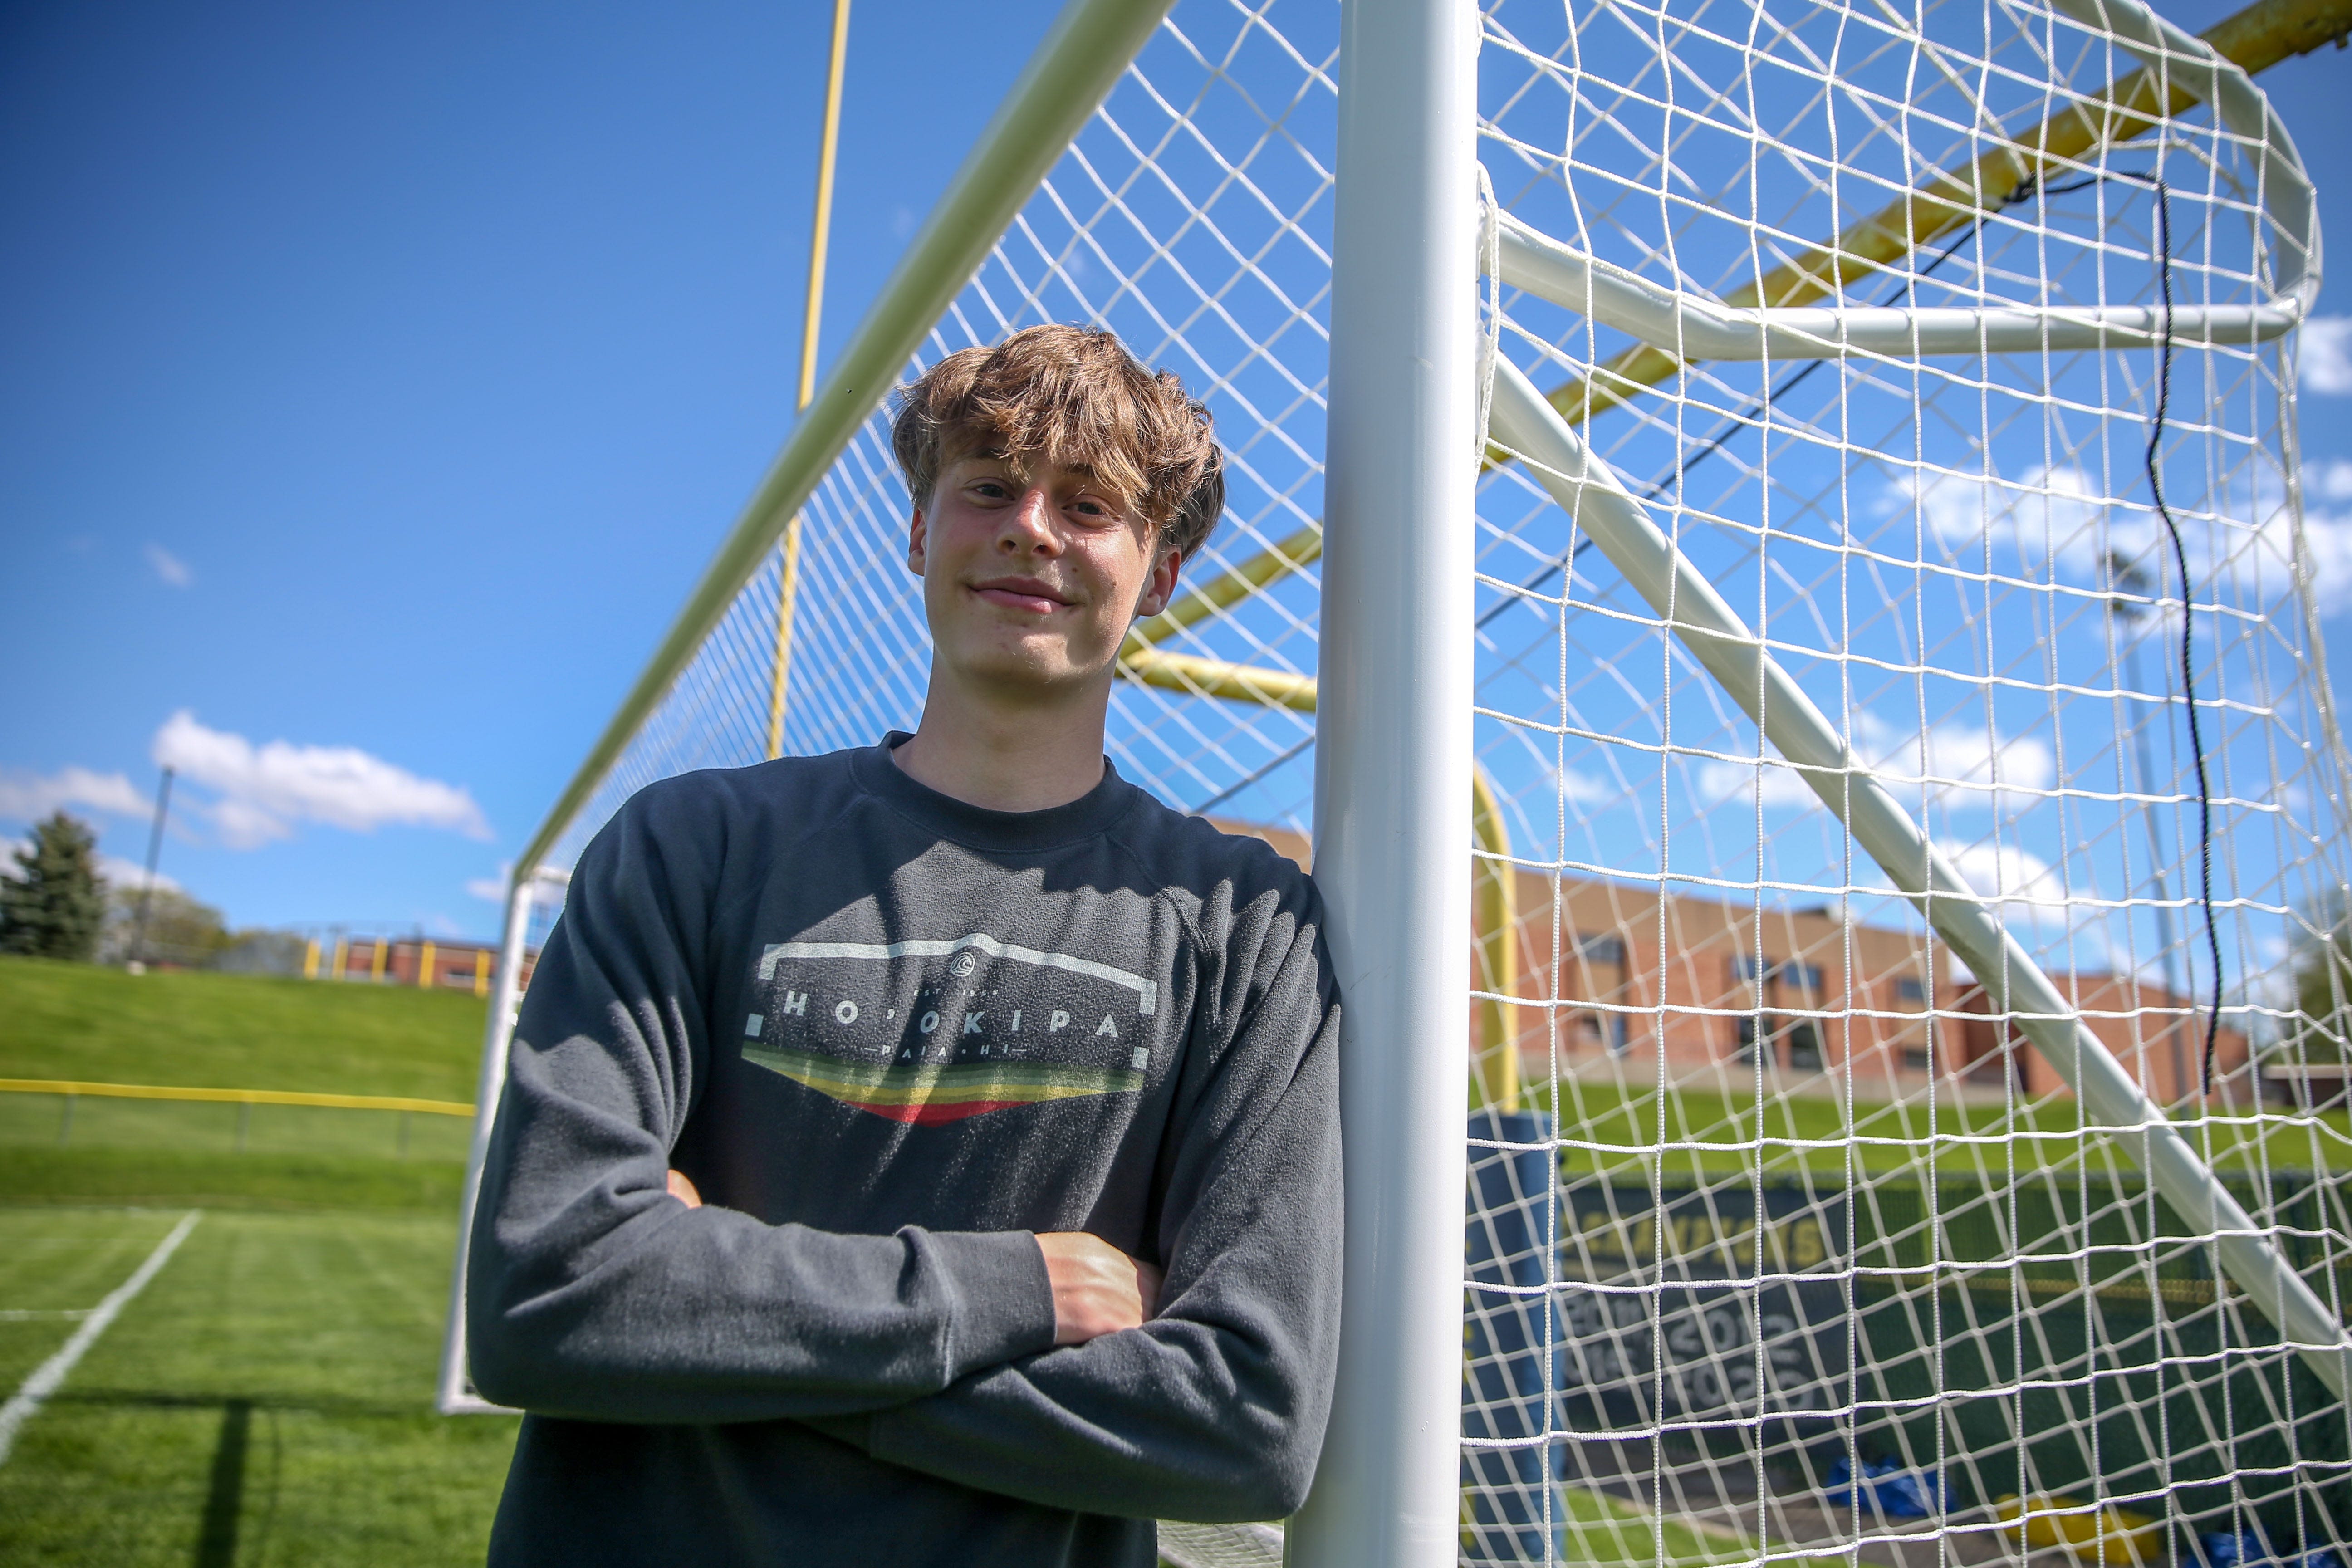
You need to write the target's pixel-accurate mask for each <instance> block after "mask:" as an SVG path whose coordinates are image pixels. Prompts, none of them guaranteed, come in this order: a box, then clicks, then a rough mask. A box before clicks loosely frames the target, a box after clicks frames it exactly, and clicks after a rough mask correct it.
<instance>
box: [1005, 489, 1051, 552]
mask: <svg viewBox="0 0 2352 1568" xmlns="http://www.w3.org/2000/svg"><path fill="white" fill-rule="evenodd" d="M1001 542H1003V544H1004V545H1005V546H1006V547H1007V548H1008V549H1017V550H1051V549H1053V548H1054V547H1055V545H1056V544H1058V543H1060V542H1061V541H1060V538H1059V536H1058V535H1056V534H1055V531H1054V500H1053V498H1052V497H1051V496H1049V495H1047V494H1046V493H1045V491H1044V490H1043V489H1038V488H1035V487H1032V488H1031V489H1027V490H1024V491H1023V492H1022V495H1021V500H1019V502H1018V503H1016V504H1015V505H1014V506H1013V511H1012V515H1011V516H1010V517H1009V518H1008V519H1007V520H1006V522H1005V529H1004V533H1003V539H1002V541H1001Z"/></svg>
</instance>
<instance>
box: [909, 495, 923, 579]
mask: <svg viewBox="0 0 2352 1568" xmlns="http://www.w3.org/2000/svg"><path fill="white" fill-rule="evenodd" d="M923 542H924V522H923V510H922V508H920V507H917V508H916V509H915V518H914V521H912V522H909V523H908V525H907V570H908V571H909V572H912V573H913V574H915V575H916V576H918V577H919V576H921V575H922V574H923V571H924V566H923V562H924V553H923Z"/></svg>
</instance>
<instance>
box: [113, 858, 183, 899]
mask: <svg viewBox="0 0 2352 1568" xmlns="http://www.w3.org/2000/svg"><path fill="white" fill-rule="evenodd" d="M98 874H99V875H100V876H101V877H103V878H105V879H106V881H107V885H108V886H109V887H113V888H130V889H140V888H143V887H145V886H146V885H147V868H146V866H145V865H143V864H142V863H141V862H140V861H137V860H126V859H124V858H122V857H121V856H120V855H109V854H106V853H104V852H103V851H101V852H100V855H99V857H98ZM155 888H156V890H157V891H158V892H164V893H178V892H184V891H185V890H186V889H184V888H182V887H181V886H180V884H179V883H177V882H175V881H173V879H171V878H170V877H169V876H167V875H165V874H164V873H163V872H162V871H158V872H156V873H155Z"/></svg>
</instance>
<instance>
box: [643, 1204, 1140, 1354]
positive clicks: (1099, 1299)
mask: <svg viewBox="0 0 2352 1568" xmlns="http://www.w3.org/2000/svg"><path fill="white" fill-rule="evenodd" d="M669 1195H670V1196H672V1197H674V1198H676V1199H677V1201H678V1202H680V1203H682V1204H684V1205H686V1206H687V1207H688V1208H690V1209H698V1208H700V1207H701V1206H702V1194H700V1193H698V1192H697V1191H696V1190H695V1186H694V1183H693V1182H692V1181H691V1180H689V1179H688V1176H687V1174H686V1173H685V1172H683V1171H676V1170H674V1171H672V1172H670V1173H669ZM1037 1250H1038V1251H1039V1252H1040V1253H1042V1254H1043V1255H1044V1256H1045V1278H1046V1279H1048V1280H1049V1281H1051V1282H1052V1284H1053V1288H1054V1342H1055V1344H1057V1345H1082V1344H1085V1343H1086V1342H1087V1341H1088V1340H1091V1339H1096V1338H1098V1337H1099V1336H1101V1335H1104V1334H1115V1333H1117V1332H1118V1331H1120V1330H1121V1329H1139V1328H1141V1327H1142V1326H1143V1324H1144V1321H1145V1320H1146V1319H1148V1318H1150V1316H1151V1311H1152V1309H1153V1308H1154V1307H1155V1306H1157V1305H1158V1304H1159V1300H1160V1270H1159V1269H1157V1268H1153V1267H1151V1265H1150V1264H1149V1263H1145V1262H1143V1261H1141V1260H1140V1259H1138V1258H1129V1256H1128V1255H1127V1254H1126V1253H1124V1252H1121V1251H1120V1250H1119V1249H1118V1247H1113V1246H1112V1245H1111V1244H1110V1243H1109V1242H1108V1241H1105V1240H1103V1239H1102V1238H1101V1237H1097V1236H1088V1235H1087V1233H1086V1232H1085V1231H1082V1230H1055V1231H1047V1232H1046V1233H1045V1234H1044V1235H1042V1236H1040V1237H1037Z"/></svg>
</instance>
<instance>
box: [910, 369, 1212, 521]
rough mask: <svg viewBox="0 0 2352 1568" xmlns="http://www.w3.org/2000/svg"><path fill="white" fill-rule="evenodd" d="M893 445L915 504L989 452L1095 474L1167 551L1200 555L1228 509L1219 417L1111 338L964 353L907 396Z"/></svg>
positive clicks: (921, 378) (927, 501)
mask: <svg viewBox="0 0 2352 1568" xmlns="http://www.w3.org/2000/svg"><path fill="white" fill-rule="evenodd" d="M897 403H898V409H897V412H896V414H895V415H894V416H893V418H892V421H891V426H890V446H891V449H892V451H893V452H894V453H895V454H896V455H897V457H898V468H899V470H900V471H901V472H902V473H904V474H905V475H906V478H907V490H908V494H910V495H912V496H913V497H914V498H915V504H916V505H917V506H919V507H926V506H929V504H930V497H931V490H932V488H933V487H934V486H935V485H937V484H938V483H939V478H940V469H941V468H944V467H946V466H947V465H948V464H949V463H950V462H953V461H955V460H956V459H957V458H964V457H970V456H971V455H972V454H974V453H980V452H986V453H990V454H993V455H996V456H1000V457H1003V458H1006V459H1007V460H1009V461H1011V462H1013V464H1015V465H1016V466H1018V465H1022V464H1025V463H1030V462H1040V461H1042V462H1046V463H1053V464H1056V465H1058V466H1060V467H1063V468H1086V469H1087V470H1089V471H1091V472H1092V473H1093V475H1094V477H1095V479H1096V480H1097V482H1098V483H1100V484H1102V485H1103V486H1105V487H1106V488H1107V489H1109V490H1111V491H1112V493H1113V494H1114V495H1116V496H1117V497H1118V500H1119V503H1120V504H1121V505H1122V506H1123V507H1127V508H1130V509H1132V510H1134V511H1136V512H1137V513H1139V514H1140V515H1141V516H1142V517H1143V518H1144V520H1145V521H1148V522H1150V524H1151V526H1152V528H1153V529H1154V531H1156V534H1157V536H1158V540H1159V542H1160V543H1161V544H1164V545H1169V546H1172V547H1173V548H1174V549H1175V550H1176V552H1178V553H1179V554H1181V555H1190V554H1192V552H1194V551H1195V550H1198V549H1199V548H1200V547H1201V545H1202V543H1203V542H1206V541H1207V539H1208V537H1209V532H1210V531H1211V530H1212V529H1213V528H1215V527H1216V526H1217V517H1218V514H1219V513H1220V512H1222V511H1223V510H1224V504H1225V455H1224V453H1223V450H1222V449H1221V448H1220V447H1218V446H1217V437H1216V431H1215V427H1214V425H1213V422H1212V421H1211V419H1210V417H1209V411H1208V410H1207V409H1206V408H1203V407H1202V406H1201V405H1200V404H1198V403H1196V402H1194V401H1193V400H1192V398H1190V397H1188V396H1186V395H1184V384H1183V383H1182V382H1181V381H1179V380H1177V378H1176V376H1175V375H1174V374H1172V373H1171V372H1169V371H1164V370H1162V371H1149V370H1146V369H1144V368H1143V366H1142V365H1140V364H1139V363H1136V359H1135V356H1134V355H1133V354H1130V353H1128V352H1127V347H1126V345H1125V344H1123V343H1121V342H1119V341H1118V337H1117V336H1116V335H1115V334H1113V333H1110V332H1107V331H1094V330H1091V329H1088V328H1086V327H1070V326H1058V325H1055V326H1042V327H1024V329H1022V330H1021V331H1017V332H1015V333H1013V335H1012V336H1011V337H1009V338H1007V339H1005V340H1004V341H1003V342H1001V343H998V344H996V345H995V346H994V347H993V348H970V349H960V350H958V351H957V352H956V353H951V354H950V355H948V356H947V358H945V359H943V360H941V361H940V363H937V364H935V365H933V366H931V368H930V369H929V370H927V371H925V372H924V373H923V374H922V375H921V376H919V378H917V379H916V380H915V381H914V382H913V383H912V384H909V385H907V386H902V387H900V388H899V389H898V395H897Z"/></svg>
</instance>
